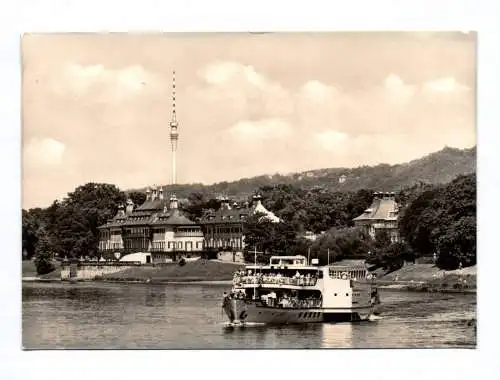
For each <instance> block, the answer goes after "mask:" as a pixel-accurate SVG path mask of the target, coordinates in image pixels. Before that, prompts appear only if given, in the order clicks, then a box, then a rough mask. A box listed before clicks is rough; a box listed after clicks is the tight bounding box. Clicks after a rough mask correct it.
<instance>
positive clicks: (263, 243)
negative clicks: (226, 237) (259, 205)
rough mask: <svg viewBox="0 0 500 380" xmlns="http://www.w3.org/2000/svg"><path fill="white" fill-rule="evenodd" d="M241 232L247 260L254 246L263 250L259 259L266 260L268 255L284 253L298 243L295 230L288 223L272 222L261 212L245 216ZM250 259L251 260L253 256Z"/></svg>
mask: <svg viewBox="0 0 500 380" xmlns="http://www.w3.org/2000/svg"><path fill="white" fill-rule="evenodd" d="M243 234H244V235H245V245H246V246H247V247H248V248H247V252H246V253H247V255H248V257H246V259H247V260H250V259H249V257H250V256H251V255H253V250H254V249H255V248H256V249H257V250H258V251H262V252H263V256H262V255H260V256H259V258H260V259H261V261H262V260H264V261H267V257H268V256H269V255H271V254H286V253H287V252H289V250H291V249H293V248H294V247H295V246H296V245H297V244H299V243H300V242H299V241H298V240H297V238H296V233H295V231H294V230H293V228H292V227H291V226H290V225H289V224H288V223H284V222H279V223H273V222H271V221H270V220H268V219H266V218H265V215H264V214H261V213H256V214H254V215H251V216H249V217H248V218H247V220H246V221H245V224H244V225H243ZM261 256H262V257H261ZM251 260H252V261H253V256H252V259H251Z"/></svg>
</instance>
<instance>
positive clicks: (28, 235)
mask: <svg viewBox="0 0 500 380" xmlns="http://www.w3.org/2000/svg"><path fill="white" fill-rule="evenodd" d="M42 224H43V210H42V209H39V208H37V209H30V210H28V211H26V210H22V252H26V258H27V259H31V258H32V257H33V256H34V255H35V249H36V246H37V244H38V231H39V229H40V227H41V225H42Z"/></svg>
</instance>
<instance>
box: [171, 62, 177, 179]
mask: <svg viewBox="0 0 500 380" xmlns="http://www.w3.org/2000/svg"><path fill="white" fill-rule="evenodd" d="M178 125H179V124H178V123H177V115H176V113H175V70H174V72H173V76H172V120H171V121H170V142H171V144H172V185H175V184H176V182H177V177H176V174H177V173H176V157H175V155H176V151H177V140H178V139H179V132H177V127H178Z"/></svg>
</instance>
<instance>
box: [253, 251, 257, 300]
mask: <svg viewBox="0 0 500 380" xmlns="http://www.w3.org/2000/svg"><path fill="white" fill-rule="evenodd" d="M253 250H254V258H253V259H254V266H255V269H254V272H253V274H254V278H255V280H257V245H255V246H254V248H253ZM256 291H257V282H255V284H254V286H253V299H255V298H256V294H255V292H256Z"/></svg>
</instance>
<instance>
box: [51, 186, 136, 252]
mask: <svg viewBox="0 0 500 380" xmlns="http://www.w3.org/2000/svg"><path fill="white" fill-rule="evenodd" d="M125 200H126V196H125V193H123V192H122V191H120V190H119V189H118V188H117V187H116V186H114V185H109V184H99V183H87V184H85V185H82V186H79V187H77V188H76V189H75V190H74V191H73V192H71V193H69V194H68V197H67V198H66V199H64V200H63V201H62V202H60V203H58V204H53V206H52V210H51V215H50V217H49V216H48V217H47V222H48V223H47V227H48V228H47V230H48V231H50V236H51V237H52V241H57V243H53V250H54V251H55V252H56V253H57V254H59V255H62V256H71V257H79V256H87V255H88V256H94V255H96V254H97V245H98V241H99V233H98V230H97V228H98V227H99V226H100V225H102V224H104V223H106V221H107V220H108V219H110V218H112V217H113V216H114V215H115V214H116V212H117V209H118V206H119V205H120V204H124V203H125Z"/></svg>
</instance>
